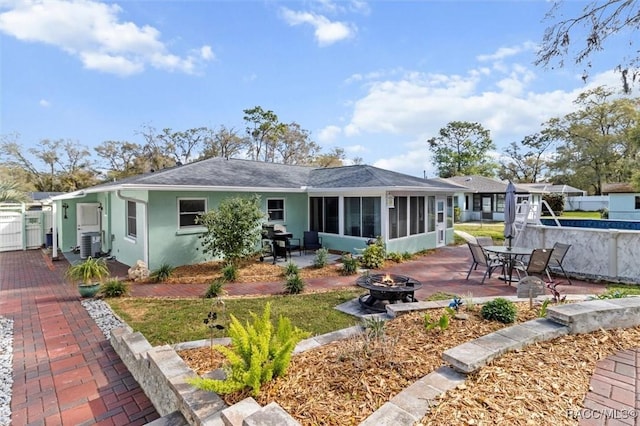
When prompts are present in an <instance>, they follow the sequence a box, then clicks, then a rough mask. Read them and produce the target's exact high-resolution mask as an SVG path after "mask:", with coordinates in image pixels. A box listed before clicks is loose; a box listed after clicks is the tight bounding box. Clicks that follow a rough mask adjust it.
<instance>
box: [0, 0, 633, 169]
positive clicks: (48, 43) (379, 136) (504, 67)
mask: <svg viewBox="0 0 640 426" xmlns="http://www.w3.org/2000/svg"><path fill="white" fill-rule="evenodd" d="M586 4H587V2H583V1H569V2H566V4H565V5H564V7H563V9H562V11H563V12H564V13H565V15H566V16H575V15H576V14H577V13H578V12H579V11H580V10H581V9H582V7H584V6H585V5H586ZM550 7H551V3H550V2H547V1H542V0H540V1H538V0H528V1H527V0H525V1H515V0H514V1H507V0H494V1H482V0H479V1H455V0H451V1H446V0H440V1H426V0H425V1H419V0H414V1H383V0H372V1H364V0H318V1H302V0H301V1H276V0H262V1H258V0H238V1H235V0H198V1H189V0H180V1H171V0H162V1H154V0H124V1H113V2H100V1H94V0H67V1H60V0H46V1H39V0H19V1H18V0H0V135H14V134H18V135H19V139H18V141H19V142H20V143H21V144H22V145H23V146H24V147H25V148H26V149H28V148H30V147H37V146H38V144H39V142H40V141H41V140H43V139H54V140H55V139H65V140H67V139H68V140H73V141H77V142H78V143H79V144H80V145H83V146H86V147H89V148H93V147H95V146H98V145H99V144H101V143H102V142H104V141H107V140H115V141H131V142H137V143H140V144H143V143H144V140H143V139H142V137H141V136H140V134H139V132H140V131H141V130H142V128H143V126H152V127H155V128H156V129H164V128H171V129H173V130H174V131H182V130H187V129H190V128H196V127H201V126H207V127H210V128H219V127H220V126H221V125H224V126H226V127H227V128H235V129H237V130H239V131H240V132H241V133H243V132H244V129H245V127H246V123H245V122H244V121H243V115H244V114H243V110H244V109H248V108H253V107H254V106H261V107H262V108H263V109H265V110H272V111H273V112H275V113H276V114H277V116H278V118H279V120H280V121H281V122H284V123H291V122H296V123H298V124H299V125H300V126H301V127H302V128H303V129H306V130H308V131H310V132H311V138H312V140H314V141H315V142H317V143H318V144H319V145H320V146H321V147H322V151H323V152H329V151H330V150H332V149H334V148H342V149H344V151H345V153H346V156H347V158H348V159H351V158H355V157H360V158H362V160H363V162H364V163H366V164H371V165H374V166H377V167H381V168H384V169H388V170H394V171H398V172H402V173H406V174H410V175H414V176H425V175H426V176H427V177H434V176H435V174H436V172H435V167H434V165H433V164H432V163H431V155H430V152H429V150H428V147H427V142H426V141H427V140H428V139H429V138H431V137H434V136H437V135H438V131H439V130H440V129H441V128H443V127H445V126H446V125H447V124H448V123H450V122H452V121H469V122H478V123H480V124H481V125H482V126H483V127H484V128H486V129H488V130H489V131H490V134H491V138H492V139H493V141H494V142H495V144H496V146H497V151H496V153H494V155H496V156H498V155H499V153H500V152H501V151H502V150H504V148H506V147H507V146H508V145H509V144H510V143H511V142H520V141H521V140H522V139H523V138H524V136H526V135H530V134H533V133H536V132H538V131H540V130H541V128H542V127H541V124H542V123H544V122H545V121H547V120H548V119H549V118H552V117H560V116H563V115H565V114H567V113H569V112H571V111H573V110H574V104H573V101H574V100H575V99H576V97H577V95H578V94H579V93H581V92H583V91H585V90H587V89H589V88H593V87H595V86H599V85H607V86H611V87H616V88H618V87H619V86H620V83H619V81H620V79H619V75H617V74H615V73H614V72H613V71H612V68H613V67H614V66H615V64H617V62H615V61H616V60H619V57H620V56H621V53H624V52H623V51H622V49H624V46H625V44H624V43H623V42H620V43H618V44H609V45H607V46H606V49H605V50H604V51H603V52H600V53H599V54H597V55H596V56H594V57H592V58H591V59H592V68H591V70H590V77H589V79H588V80H587V82H586V83H585V82H584V81H583V80H582V78H581V76H582V74H583V67H582V66H578V65H573V64H572V63H571V61H570V60H569V61H567V63H566V64H565V66H564V67H562V68H559V67H555V69H550V68H548V69H545V68H542V67H540V66H536V65H534V61H535V59H536V51H537V49H538V45H539V43H540V42H541V41H542V37H543V34H544V30H545V28H546V27H547V26H548V24H549V22H548V21H545V20H544V17H545V14H546V13H547V12H548V11H549V9H550ZM622 40H624V39H622ZM96 158H97V157H96Z"/></svg>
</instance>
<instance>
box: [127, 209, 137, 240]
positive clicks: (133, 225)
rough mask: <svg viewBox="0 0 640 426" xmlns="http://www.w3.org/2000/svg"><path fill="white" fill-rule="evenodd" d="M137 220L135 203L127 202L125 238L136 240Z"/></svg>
mask: <svg viewBox="0 0 640 426" xmlns="http://www.w3.org/2000/svg"><path fill="white" fill-rule="evenodd" d="M137 226H138V219H137V217H136V203H134V202H133V201H127V236H128V237H131V238H136V237H137V236H138V230H137Z"/></svg>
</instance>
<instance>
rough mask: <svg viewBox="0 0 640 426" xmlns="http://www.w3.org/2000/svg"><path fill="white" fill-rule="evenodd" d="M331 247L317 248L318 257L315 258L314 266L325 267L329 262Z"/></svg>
mask: <svg viewBox="0 0 640 426" xmlns="http://www.w3.org/2000/svg"><path fill="white" fill-rule="evenodd" d="M328 259H329V249H326V248H324V247H322V248H319V249H318V250H316V257H315V258H314V259H313V266H315V267H316V268H324V267H325V266H327V263H328V262H329V260H328Z"/></svg>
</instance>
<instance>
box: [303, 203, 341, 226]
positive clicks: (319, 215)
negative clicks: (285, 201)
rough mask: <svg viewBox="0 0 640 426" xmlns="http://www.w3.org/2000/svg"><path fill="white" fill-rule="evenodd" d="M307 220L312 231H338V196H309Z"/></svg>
mask: <svg viewBox="0 0 640 426" xmlns="http://www.w3.org/2000/svg"><path fill="white" fill-rule="evenodd" d="M309 220H310V224H309V225H310V227H311V230H312V231H318V232H326V233H328V234H337V233H338V232H339V228H338V222H339V220H338V197H311V198H310V199H309Z"/></svg>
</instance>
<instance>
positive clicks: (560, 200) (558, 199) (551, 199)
mask: <svg viewBox="0 0 640 426" xmlns="http://www.w3.org/2000/svg"><path fill="white" fill-rule="evenodd" d="M542 199H543V200H544V201H546V202H547V204H548V205H549V207H551V210H553V213H554V214H555V215H556V216H561V215H562V212H563V211H564V195H562V194H544V195H543V196H542Z"/></svg>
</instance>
